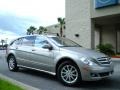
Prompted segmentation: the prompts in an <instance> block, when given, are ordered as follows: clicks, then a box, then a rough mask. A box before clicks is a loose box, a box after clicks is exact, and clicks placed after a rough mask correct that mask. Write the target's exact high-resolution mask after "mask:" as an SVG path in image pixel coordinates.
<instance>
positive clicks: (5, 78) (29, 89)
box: [0, 74, 40, 90]
mask: <svg viewBox="0 0 120 90" xmlns="http://www.w3.org/2000/svg"><path fill="white" fill-rule="evenodd" d="M0 78H1V79H4V80H7V81H8V82H11V83H12V84H14V85H17V86H19V87H21V88H23V89H24V90H40V89H38V88H35V87H32V86H30V85H27V84H24V83H22V82H19V81H16V80H14V79H11V78H9V77H7V76H4V75H2V74H0Z"/></svg>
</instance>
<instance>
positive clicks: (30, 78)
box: [0, 51, 120, 90]
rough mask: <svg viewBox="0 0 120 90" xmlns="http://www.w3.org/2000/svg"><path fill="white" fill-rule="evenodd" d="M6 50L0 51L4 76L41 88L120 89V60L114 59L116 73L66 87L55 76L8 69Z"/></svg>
mask: <svg viewBox="0 0 120 90" xmlns="http://www.w3.org/2000/svg"><path fill="white" fill-rule="evenodd" d="M4 53H5V51H0V73H1V74H2V75H4V76H7V77H9V78H12V79H14V80H17V81H19V82H22V83H25V84H27V85H30V86H33V87H36V88H39V89H40V90H120V85H119V84H120V61H118V60H117V61H114V65H115V70H114V74H113V75H112V76H111V77H109V78H106V79H103V80H100V81H92V82H81V83H79V84H78V85H76V86H74V87H66V86H64V85H62V84H61V83H59V81H58V80H57V78H56V77H55V76H52V75H50V74H46V73H43V72H38V71H34V70H29V69H20V70H19V71H18V72H11V71H9V70H8V66H7V63H6V61H5V58H4V57H5V55H4Z"/></svg>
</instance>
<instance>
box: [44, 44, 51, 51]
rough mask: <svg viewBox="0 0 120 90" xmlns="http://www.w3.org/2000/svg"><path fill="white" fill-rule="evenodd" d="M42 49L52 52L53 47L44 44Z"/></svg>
mask: <svg viewBox="0 0 120 90" xmlns="http://www.w3.org/2000/svg"><path fill="white" fill-rule="evenodd" d="M42 48H44V49H49V50H52V49H53V47H52V46H51V45H50V44H45V45H44V46H43V47H42Z"/></svg>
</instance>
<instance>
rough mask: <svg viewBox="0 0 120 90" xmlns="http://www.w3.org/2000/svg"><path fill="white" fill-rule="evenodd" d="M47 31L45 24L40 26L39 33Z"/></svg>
mask: <svg viewBox="0 0 120 90" xmlns="http://www.w3.org/2000/svg"><path fill="white" fill-rule="evenodd" d="M46 31H47V29H46V28H45V27H43V26H40V27H39V29H38V30H37V33H38V34H42V33H43V32H44V33H45V32H46Z"/></svg>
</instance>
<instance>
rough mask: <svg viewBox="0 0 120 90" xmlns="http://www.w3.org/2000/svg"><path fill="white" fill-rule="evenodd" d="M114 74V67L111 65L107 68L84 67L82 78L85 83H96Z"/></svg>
mask: <svg viewBox="0 0 120 90" xmlns="http://www.w3.org/2000/svg"><path fill="white" fill-rule="evenodd" d="M113 72H114V66H113V64H112V63H111V64H110V65H107V66H98V67H95V66H92V67H90V66H84V67H82V70H81V77H82V80H83V81H96V80H101V79H102V78H106V77H109V76H111V75H112V74H113Z"/></svg>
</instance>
